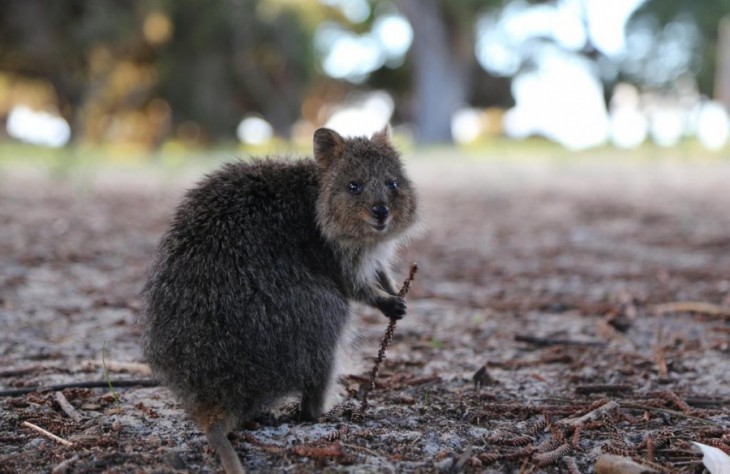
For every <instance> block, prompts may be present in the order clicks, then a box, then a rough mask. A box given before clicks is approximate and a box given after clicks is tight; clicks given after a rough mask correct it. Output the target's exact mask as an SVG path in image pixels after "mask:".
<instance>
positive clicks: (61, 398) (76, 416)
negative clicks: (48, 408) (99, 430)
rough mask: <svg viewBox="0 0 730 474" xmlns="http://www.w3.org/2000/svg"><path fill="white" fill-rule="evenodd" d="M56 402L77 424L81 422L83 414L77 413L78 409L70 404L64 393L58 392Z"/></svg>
mask: <svg viewBox="0 0 730 474" xmlns="http://www.w3.org/2000/svg"><path fill="white" fill-rule="evenodd" d="M56 401H57V402H58V405H59V406H60V407H61V410H63V411H64V413H66V414H67V415H68V417H69V418H71V419H72V420H73V421H75V422H76V423H79V422H81V419H82V417H81V414H80V413H79V412H77V411H76V409H75V408H74V407H73V406H72V405H71V404H70V403H69V402H68V399H67V398H66V396H65V395H64V394H63V392H56Z"/></svg>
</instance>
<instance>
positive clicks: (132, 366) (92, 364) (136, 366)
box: [81, 360, 152, 375]
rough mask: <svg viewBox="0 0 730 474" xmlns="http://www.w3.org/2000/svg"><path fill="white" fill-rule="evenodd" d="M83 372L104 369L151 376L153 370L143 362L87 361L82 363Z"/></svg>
mask: <svg viewBox="0 0 730 474" xmlns="http://www.w3.org/2000/svg"><path fill="white" fill-rule="evenodd" d="M81 368H82V369H83V370H89V369H100V368H103V369H105V370H106V371H107V372H128V373H131V374H138V375H151V374H152V370H151V369H150V366H149V365H147V364H143V363H141V362H124V361H119V360H105V361H98V360H85V361H83V362H82V363H81Z"/></svg>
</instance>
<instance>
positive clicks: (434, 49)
mask: <svg viewBox="0 0 730 474" xmlns="http://www.w3.org/2000/svg"><path fill="white" fill-rule="evenodd" d="M502 3H503V2H502V1H500V0H462V1H459V2H450V1H446V0H398V3H397V4H398V6H399V7H400V8H401V10H402V11H403V13H404V14H405V15H406V17H407V18H408V20H409V21H410V23H411V25H412V27H413V32H414V37H413V46H412V47H411V52H410V54H411V61H412V67H413V69H412V86H413V93H414V94H415V108H416V110H415V111H414V112H415V122H416V126H417V127H418V136H417V141H418V142H419V143H422V144H423V143H450V142H451V141H452V136H451V117H452V115H453V114H454V112H455V111H456V110H457V109H458V108H459V107H464V106H466V105H468V104H469V103H470V100H469V99H471V98H472V96H473V95H474V94H473V92H474V88H473V86H474V82H475V81H474V78H475V76H476V77H478V78H479V80H478V81H476V82H477V83H479V84H483V83H485V82H488V83H489V84H490V85H495V86H501V89H502V92H506V93H507V95H509V90H508V89H507V90H505V86H507V83H506V82H504V81H495V80H494V78H493V77H487V75H486V74H485V73H484V71H483V70H481V69H480V68H478V67H477V63H476V57H475V55H474V42H475V31H474V30H475V26H476V25H475V22H476V18H477V16H478V14H479V13H480V12H481V11H483V10H484V9H485V8H488V7H490V6H491V7H493V6H496V5H501V4H502ZM480 91H481V92H482V94H481V95H482V97H484V96H489V93H486V94H485V93H484V91H483V89H480Z"/></svg>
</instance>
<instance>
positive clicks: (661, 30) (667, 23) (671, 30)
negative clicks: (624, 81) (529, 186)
mask: <svg viewBox="0 0 730 474" xmlns="http://www.w3.org/2000/svg"><path fill="white" fill-rule="evenodd" d="M728 14H730V0H703V1H695V0H647V1H646V2H645V3H644V4H643V5H642V6H641V7H640V8H639V9H638V10H637V11H636V12H634V15H633V16H632V18H631V20H630V22H629V25H628V34H629V36H630V35H631V34H633V33H635V32H637V31H640V30H642V29H643V30H644V32H645V33H647V36H648V37H653V38H654V39H655V41H657V42H658V43H659V44H654V45H653V46H654V47H653V48H650V50H649V51H647V55H646V57H644V58H642V63H643V64H645V65H646V68H645V69H643V70H639V71H638V74H632V75H631V76H632V77H631V78H632V79H633V80H635V81H639V82H650V81H651V80H652V76H656V75H657V74H656V73H657V71H656V67H654V66H655V65H656V64H657V63H659V64H661V63H662V62H666V61H670V62H671V59H672V58H668V57H664V58H662V57H660V56H662V55H664V56H666V54H667V52H668V51H666V50H665V49H663V48H662V47H661V46H662V44H661V42H662V40H669V41H671V40H672V38H676V37H677V36H678V35H677V33H678V32H679V33H681V32H682V27H683V26H685V27H686V26H691V27H693V28H692V31H691V36H696V38H695V37H692V38H690V39H691V40H694V41H692V44H686V43H687V41H685V44H684V47H685V48H691V50H690V52H691V54H692V61H691V62H690V64H689V65H688V67H684V68H682V67H680V68H678V69H677V70H675V71H673V73H672V72H670V73H668V74H663V75H662V76H661V79H662V80H663V82H664V83H663V84H660V85H668V84H671V83H672V82H673V81H674V80H675V79H676V78H677V76H680V75H682V74H688V75H691V76H694V77H695V78H696V80H697V84H698V86H699V89H700V92H702V93H704V94H707V95H709V96H712V95H713V93H714V90H715V80H716V67H717V51H718V40H719V25H720V21H721V19H722V18H723V17H724V16H726V15H728ZM684 29H686V28H684Z"/></svg>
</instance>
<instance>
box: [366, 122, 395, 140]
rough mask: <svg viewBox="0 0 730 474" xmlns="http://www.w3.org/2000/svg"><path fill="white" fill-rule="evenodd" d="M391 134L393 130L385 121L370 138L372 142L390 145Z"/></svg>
mask: <svg viewBox="0 0 730 474" xmlns="http://www.w3.org/2000/svg"><path fill="white" fill-rule="evenodd" d="M391 135H393V131H392V130H391V128H390V124H387V123H386V124H385V126H384V127H383V129H382V130H380V131H379V132H375V133H373V136H372V137H371V138H370V139H371V140H372V141H374V142H380V143H385V144H387V145H390V137H391Z"/></svg>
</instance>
